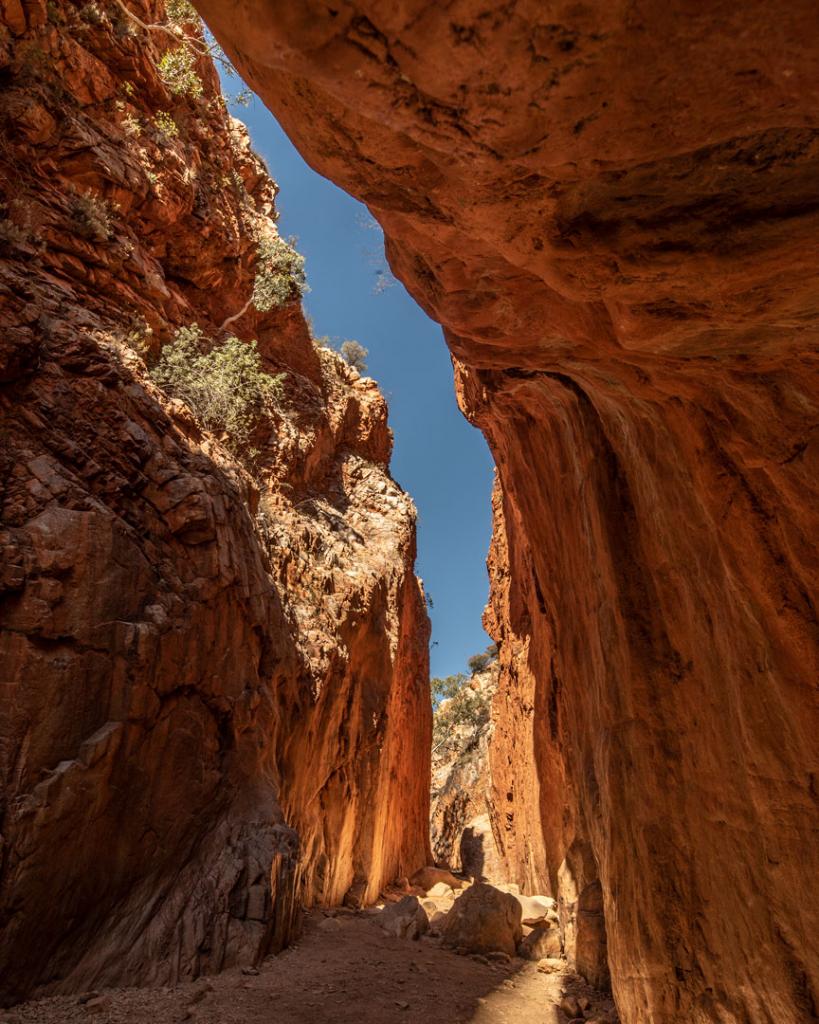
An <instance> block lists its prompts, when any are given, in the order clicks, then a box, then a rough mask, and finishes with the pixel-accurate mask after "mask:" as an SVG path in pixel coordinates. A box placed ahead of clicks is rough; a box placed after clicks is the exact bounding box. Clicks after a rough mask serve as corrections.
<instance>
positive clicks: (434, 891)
mask: <svg viewBox="0 0 819 1024" xmlns="http://www.w3.org/2000/svg"><path fill="white" fill-rule="evenodd" d="M427 896H433V897H435V898H436V899H441V898H442V897H446V896H449V897H454V893H453V891H452V886H450V885H447V884H446V883H445V882H436V883H435V885H433V887H432V888H431V889H430V890H429V892H428V893H427Z"/></svg>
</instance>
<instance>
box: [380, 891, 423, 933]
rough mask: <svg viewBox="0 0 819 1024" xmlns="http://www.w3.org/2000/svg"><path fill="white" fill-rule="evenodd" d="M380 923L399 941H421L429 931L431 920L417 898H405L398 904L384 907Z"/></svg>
mask: <svg viewBox="0 0 819 1024" xmlns="http://www.w3.org/2000/svg"><path fill="white" fill-rule="evenodd" d="M378 923H379V924H380V925H381V927H382V928H383V929H384V931H385V932H387V934H388V935H394V936H395V937H396V938H397V939H420V938H421V936H422V935H424V934H425V933H426V932H427V931H428V930H429V919H428V918H427V914H426V911H425V910H424V908H423V907H422V906H421V904H420V903H419V902H418V897H417V896H405V897H404V898H403V899H402V900H399V901H398V903H392V904H391V905H390V906H388V907H384V909H383V910H382V911H381V913H380V914H379V915H378Z"/></svg>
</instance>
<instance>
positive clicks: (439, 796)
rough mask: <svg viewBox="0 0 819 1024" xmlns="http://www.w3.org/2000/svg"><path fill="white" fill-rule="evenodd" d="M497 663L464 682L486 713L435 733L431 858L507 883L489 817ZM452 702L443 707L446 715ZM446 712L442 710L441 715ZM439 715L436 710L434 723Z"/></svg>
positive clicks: (475, 875)
mask: <svg viewBox="0 0 819 1024" xmlns="http://www.w3.org/2000/svg"><path fill="white" fill-rule="evenodd" d="M498 672H499V665H498V662H497V661H495V662H493V663H492V664H491V665H490V666H489V667H488V668H486V669H484V670H483V671H482V672H478V673H475V674H474V675H473V676H472V678H471V679H470V680H469V681H468V682H465V683H464V686H465V687H467V688H468V697H469V699H473V695H474V698H477V700H479V701H480V702H481V704H483V705H485V706H486V709H487V713H486V715H485V716H484V715H481V716H480V717H478V718H467V719H465V720H463V721H457V722H453V723H450V722H449V721H444V722H442V727H441V731H442V732H443V734H444V735H443V736H441V737H440V738H439V737H438V736H437V732H436V730H435V729H433V745H432V789H431V793H430V835H431V842H432V854H433V856H434V857H435V860H436V861H437V862H438V863H439V864H448V865H450V866H451V867H452V868H454V869H455V870H456V871H464V872H465V873H466V874H467V875H469V876H470V877H473V878H476V879H478V880H479V881H490V882H505V881H507V880H508V879H507V874H508V867H507V863H506V860H505V858H503V857H501V856H500V855H499V851H498V847H497V844H496V842H495V839H494V836H493V834H492V827H491V824H490V813H491V812H492V810H493V809H494V806H495V803H494V797H495V794H494V788H493V786H492V779H491V774H490V768H489V748H490V743H491V736H492V729H493V722H492V717H491V705H492V700H493V697H494V695H495V691H496V690H497V686H498ZM448 703H449V702H445V703H443V704H442V705H441V711H442V712H443V713H444V715H445V716H446V707H447V704H448ZM440 713H441V712H438V714H440ZM435 715H436V712H433V721H434V720H435Z"/></svg>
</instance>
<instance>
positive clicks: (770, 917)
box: [199, 0, 819, 1024]
mask: <svg viewBox="0 0 819 1024" xmlns="http://www.w3.org/2000/svg"><path fill="white" fill-rule="evenodd" d="M199 6H200V9H201V10H202V11H203V13H204V14H205V16H206V17H207V19H208V21H209V24H210V25H211V26H212V28H213V29H214V31H215V32H216V33H217V35H218V37H219V38H220V39H221V40H222V41H223V42H224V44H225V45H226V47H228V49H229V52H230V53H231V54H232V55H233V56H234V57H235V59H236V60H237V62H238V63H239V65H240V67H241V69H242V70H243V72H244V73H245V75H246V77H247V79H248V81H249V82H250V84H251V85H252V86H253V87H254V88H255V89H256V90H257V91H258V92H259V94H260V95H261V96H262V97H263V98H264V99H265V101H266V102H267V103H268V104H269V105H270V107H271V109H272V110H273V111H274V112H275V113H276V115H277V117H278V118H279V119H280V120H281V122H282V124H283V126H284V128H285V129H286V130H287V132H288V133H289V134H290V136H291V137H292V138H293V140H294V141H295V142H296V144H297V145H298V146H299V147H300V149H301V150H302V152H303V153H305V155H306V156H307V158H308V159H309V160H310V161H311V162H312V163H313V165H314V166H316V167H317V168H318V169H319V170H320V171H322V172H323V173H325V174H327V175H328V176H329V177H331V178H332V179H333V180H335V181H336V182H337V183H339V184H340V185H341V186H343V187H344V188H346V189H347V190H349V191H350V192H352V193H353V194H355V195H357V196H358V197H360V198H361V199H363V200H364V201H365V202H366V203H367V204H368V205H369V207H370V209H371V210H372V212H373V213H374V215H375V216H376V217H377V218H378V219H379V221H380V222H381V224H382V225H383V227H384V229H385V232H386V236H387V246H388V254H389V257H390V261H391V265H392V268H393V270H394V271H395V273H396V274H397V275H398V276H399V277H400V278H401V279H402V280H403V281H404V282H405V283H406V284H407V286H408V288H409V289H410V290H411V292H412V293H413V294H414V295H415V296H416V298H417V299H418V301H419V302H420V303H421V304H422V305H423V306H424V307H425V308H426V309H427V310H428V311H429V313H430V314H431V315H432V316H434V317H436V318H437V319H438V320H439V321H440V322H441V323H442V324H443V325H444V327H445V330H446V336H447V339H448V341H449V344H450V346H451V348H452V350H453V353H454V354H455V356H456V357H457V360H458V363H459V377H460V381H459V389H460V393H461V400H462V404H463V408H464V409H465V411H466V413H467V415H468V416H469V417H470V418H472V419H473V421H474V422H475V423H477V424H478V425H479V426H480V427H481V429H482V430H483V431H484V432H485V434H486V436H487V438H488V440H489V443H490V445H491V448H492V451H493V452H494V455H495V459H496V462H497V465H498V472H499V480H500V492H499V494H500V496H499V498H498V501H499V502H501V503H502V506H503V524H502V525H499V536H500V533H505V540H504V541H502V542H501V544H505V545H506V547H507V549H508V557H506V556H503V557H501V556H499V555H497V556H496V561H495V567H494V570H493V571H494V572H495V574H496V581H495V598H494V605H495V608H496V611H495V613H494V614H495V615H496V617H497V620H498V621H497V631H496V636H498V638H499V639H501V641H502V647H503V646H504V644H506V643H508V642H511V644H512V645H513V647H514V648H515V653H514V654H506V655H504V671H505V673H506V675H505V680H506V686H507V687H508V692H509V717H508V721H507V723H506V726H505V729H506V733H507V735H508V736H509V737H510V742H512V741H513V739H514V737H515V736H520V735H522V734H524V733H525V736H526V739H525V742H524V743H523V745H522V747H521V748H520V750H518V749H516V750H515V751H514V752H513V753H512V754H511V758H512V759H511V762H510V763H509V764H508V765H507V766H506V768H505V771H506V773H507V776H508V778H509V788H508V790H507V792H509V793H511V794H512V796H511V800H510V804H511V805H512V806H511V807H510V808H509V809H508V813H509V814H511V815H512V824H511V826H510V828H509V830H508V836H507V844H508V849H509V851H510V857H511V858H512V860H513V862H514V863H516V864H517V865H519V870H521V871H525V872H528V871H534V872H537V873H540V874H543V875H544V876H548V878H549V879H550V880H551V884H552V887H553V889H555V890H557V889H558V885H559V876H561V875H562V876H563V878H564V887H565V889H566V892H567V893H568V892H570V890H574V891H576V892H577V894H578V899H577V901H575V902H579V901H580V897H581V895H582V893H586V894H587V897H586V898H587V900H588V904H589V905H588V907H587V908H586V909H587V910H588V913H589V915H590V918H593V919H594V924H593V929H597V930H598V931H599V923H600V920H601V918H600V911H601V906H604V908H605V917H606V922H607V929H606V930H607V938H608V962H609V966H610V968H611V977H612V984H613V988H614V993H615V996H616V999H617V1002H618V1005H619V1008H620V1011H621V1013H622V1015H623V1018H624V1019H625V1020H627V1021H629V1022H633V1024H636V1022H638V1021H640V1022H642V1021H653V1022H656V1024H665V1022H671V1021H674V1022H676V1021H683V1020H684V1021H686V1022H711V1021H714V1020H717V1019H718V1020H721V1021H726V1022H729V1021H730V1022H740V1021H741V1022H743V1024H745V1022H754V1024H763V1022H768V1021H770V1020H772V1019H775V1020H777V1021H778V1022H789V1024H796V1022H801V1021H804V1020H806V1019H810V1018H812V1017H815V1016H816V1014H817V1005H818V1004H819V995H817V993H819V949H817V936H819V920H817V915H818V911H817V903H816V899H815V893H814V892H813V887H814V883H813V879H815V877H816V876H817V875H818V874H819V862H818V861H817V858H819V844H817V843H816V827H817V807H816V800H817V796H816V777H817V770H819V763H818V762H817V744H816V736H817V735H819V720H818V719H817V705H816V680H817V677H819V665H818V664H817V649H819V645H817V629H816V611H815V607H816V605H815V596H816V589H817V561H816V550H815V538H816V537H817V535H819V529H818V527H819V523H818V522H817V508H819V502H817V483H816V482H817V479H819V473H817V468H818V460H817V451H819V449H817V440H816V438H817V434H816V424H817V420H818V419H819V416H817V413H818V412H819V408H818V406H819V382H818V381H817V360H816V340H817V326H816V324H817V313H818V312H819V310H818V309H817V295H819V259H817V250H816V236H817V227H819V224H818V223H817V210H818V209H819V204H818V203H817V187H816V180H817V170H819V125H818V124H817V110H819V51H817V47H816V10H815V4H813V3H810V2H808V0H797V2H794V3H791V4H788V5H784V6H782V5H779V6H777V5H772V4H770V3H767V2H763V0H751V2H749V3H743V4H728V3H716V4H709V5H702V4H696V3H693V2H687V0H681V2H676V3H667V2H656V0H649V2H647V3H643V4H639V5H635V4H633V3H628V4H626V3H611V4H606V5H600V4H593V5H585V6H583V5H577V4H575V3H567V2H562V0H556V2H549V3H546V4H544V3H542V2H535V0H518V2H517V3H513V4H503V5H495V6H492V5H481V4H477V3H474V2H472V0H463V2H458V3H455V4H446V5H444V4H438V3H430V2H428V0H409V2H407V3H401V4H394V3H377V2H369V3H364V2H358V3H352V2H348V0H339V2H338V3H335V4H333V5H332V6H331V7H330V6H328V5H326V4H322V3H318V2H315V0H307V2H304V3H301V4H277V5H274V6H273V7H271V6H270V5H269V4H268V5H265V4H261V3H258V2H253V0H247V2H244V3H242V4H236V3H231V2H228V0H200V3H199ZM499 551H500V547H499V546H498V545H496V552H499ZM527 717H528V719H529V722H528V723H527V721H526V719H527ZM519 755H520V756H519ZM562 793H565V794H566V799H565V800H564V798H563V796H562ZM504 813H507V808H504ZM538 825H540V828H538ZM527 838H528V840H529V841H530V843H531V852H528V851H527V850H526V842H527ZM567 875H569V876H571V877H572V878H573V880H574V881H573V882H572V884H571V885H570V884H569V881H568V879H567ZM580 941H581V937H580V936H578V942H580ZM581 945H582V942H581ZM601 946H602V943H601V942H598V943H597V947H596V948H597V949H598V950H599V949H600V948H601Z"/></svg>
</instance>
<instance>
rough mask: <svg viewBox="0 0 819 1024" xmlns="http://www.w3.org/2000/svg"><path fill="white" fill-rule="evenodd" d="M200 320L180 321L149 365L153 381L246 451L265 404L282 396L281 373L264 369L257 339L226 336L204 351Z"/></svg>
mask: <svg viewBox="0 0 819 1024" xmlns="http://www.w3.org/2000/svg"><path fill="white" fill-rule="evenodd" d="M203 342H204V337H203V333H202V329H201V327H199V325H198V324H191V325H190V326H188V327H180V328H179V329H178V330H177V331H176V333H175V335H174V339H173V341H172V342H171V343H170V344H168V345H166V346H165V347H164V348H163V349H162V354H161V356H160V358H159V362H158V363H157V364H156V366H155V367H154V368H153V370H151V377H152V379H153V381H154V382H155V383H156V384H158V385H159V387H161V388H162V389H163V391H166V392H167V393H168V394H169V395H173V396H174V397H175V398H179V399H181V400H182V401H183V402H185V404H186V405H187V406H189V408H190V409H191V411H192V412H193V414H194V416H195V417H196V419H197V420H198V422H199V423H200V424H201V425H202V426H203V427H205V428H206V429H207V430H210V431H212V432H213V433H215V434H220V435H221V436H222V439H223V441H224V444H225V446H226V447H227V448H228V449H230V451H232V452H233V453H234V454H237V455H241V454H246V453H247V451H248V444H249V441H250V436H251V433H252V431H253V428H254V426H255V424H256V422H257V421H258V418H259V416H260V414H261V412H262V410H263V409H264V406H265V404H267V403H269V402H272V401H275V400H277V399H279V398H280V397H281V394H282V381H283V380H284V374H278V375H276V376H271V375H270V374H268V373H265V371H264V370H263V369H262V361H261V357H260V356H259V353H258V351H257V349H256V342H255V341H251V342H244V341H240V340H239V339H238V338H233V337H231V338H228V339H227V341H225V342H223V343H222V344H221V345H215V346H214V347H213V348H211V349H210V350H209V351H206V350H205V348H204V345H203Z"/></svg>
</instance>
